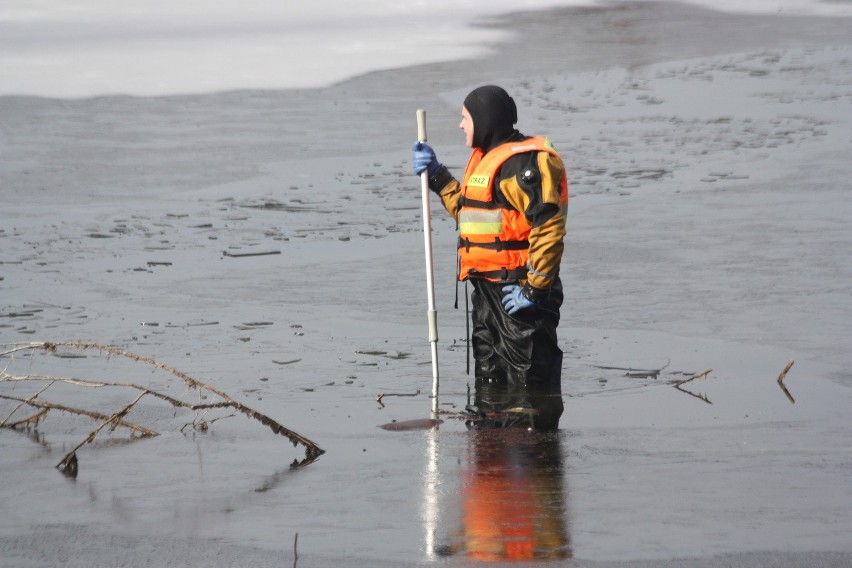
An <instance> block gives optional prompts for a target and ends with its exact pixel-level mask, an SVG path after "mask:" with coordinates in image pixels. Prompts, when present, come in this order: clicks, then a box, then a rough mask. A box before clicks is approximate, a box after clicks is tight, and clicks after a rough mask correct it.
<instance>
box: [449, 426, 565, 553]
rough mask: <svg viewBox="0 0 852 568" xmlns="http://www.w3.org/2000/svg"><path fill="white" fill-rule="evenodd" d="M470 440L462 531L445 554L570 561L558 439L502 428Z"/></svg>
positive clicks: (479, 433)
mask: <svg viewBox="0 0 852 568" xmlns="http://www.w3.org/2000/svg"><path fill="white" fill-rule="evenodd" d="M470 435H471V443H470V446H469V451H468V467H467V469H466V471H465V473H464V483H463V485H462V493H461V506H462V527H461V531H460V534H459V535H458V539H457V540H456V542H454V543H453V544H452V545H450V548H451V550H450V552H451V553H453V554H464V555H466V556H467V557H468V558H471V559H475V560H480V561H521V560H545V559H564V558H570V557H571V555H572V553H571V545H570V538H569V535H568V523H567V520H566V492H565V490H564V488H563V483H564V477H563V471H564V469H563V463H562V451H561V446H560V440H559V436H558V434H556V433H554V432H549V433H545V432H537V431H531V430H527V429H525V428H506V429H481V430H474V431H472V432H471V433H470Z"/></svg>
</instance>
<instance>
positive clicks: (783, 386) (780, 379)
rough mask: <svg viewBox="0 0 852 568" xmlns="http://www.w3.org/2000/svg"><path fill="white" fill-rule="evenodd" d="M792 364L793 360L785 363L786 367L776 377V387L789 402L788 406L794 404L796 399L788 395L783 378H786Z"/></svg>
mask: <svg viewBox="0 0 852 568" xmlns="http://www.w3.org/2000/svg"><path fill="white" fill-rule="evenodd" d="M793 363H795V361H794V360H793V359H790V360H789V361H787V366H786V367H784V370H783V371H781V374H780V375H778V386H779V387H781V390H782V391H783V392H784V394H785V395H787V399H788V400H789V401H790V404H796V399H795V398H793V395H792V394H790V391H788V390H787V387H786V386H785V385H784V377H786V376H787V371H789V370H790V368H791V367H792V366H793Z"/></svg>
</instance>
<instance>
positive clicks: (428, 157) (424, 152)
mask: <svg viewBox="0 0 852 568" xmlns="http://www.w3.org/2000/svg"><path fill="white" fill-rule="evenodd" d="M412 150H413V151H414V175H418V176H419V175H420V174H421V173H423V170H426V171H427V172H428V173H429V175H430V176H432V175H435V173H436V172H437V171H438V170H440V169H441V163H440V162H438V158H436V157H435V150H433V149H432V147H431V146H429V144H427V143H426V142H415V143H414V147H413V148H412Z"/></svg>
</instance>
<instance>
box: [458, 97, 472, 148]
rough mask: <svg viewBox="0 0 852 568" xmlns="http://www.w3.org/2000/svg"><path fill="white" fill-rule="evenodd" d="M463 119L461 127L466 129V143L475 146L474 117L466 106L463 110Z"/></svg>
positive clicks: (468, 145)
mask: <svg viewBox="0 0 852 568" xmlns="http://www.w3.org/2000/svg"><path fill="white" fill-rule="evenodd" d="M461 115H462V119H461V124H459V128H461V129H462V130H464V143H465V145H466V146H467V147H468V148H473V118H471V116H470V113H469V112H467V109H466V108H465V107H462V111H461Z"/></svg>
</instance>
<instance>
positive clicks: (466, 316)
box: [456, 279, 470, 398]
mask: <svg viewBox="0 0 852 568" xmlns="http://www.w3.org/2000/svg"><path fill="white" fill-rule="evenodd" d="M456 281H458V279H456ZM464 328H465V335H467V366H466V367H465V370H464V372H465V374H466V375H467V376H470V303H469V302H468V292H467V280H465V281H464ZM468 388H470V383H468ZM468 398H470V397H469V396H468Z"/></svg>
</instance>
